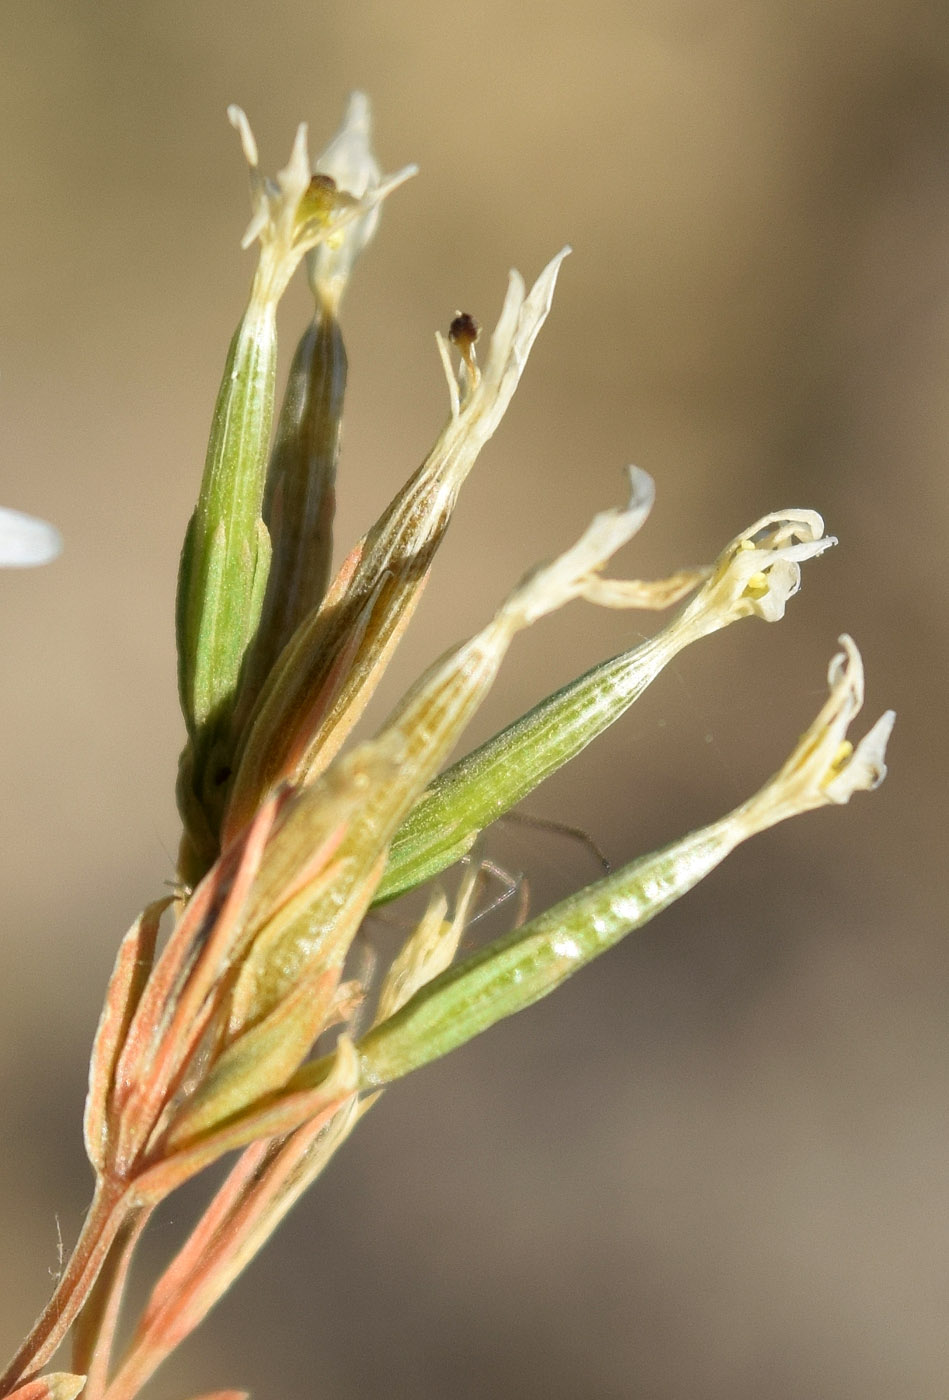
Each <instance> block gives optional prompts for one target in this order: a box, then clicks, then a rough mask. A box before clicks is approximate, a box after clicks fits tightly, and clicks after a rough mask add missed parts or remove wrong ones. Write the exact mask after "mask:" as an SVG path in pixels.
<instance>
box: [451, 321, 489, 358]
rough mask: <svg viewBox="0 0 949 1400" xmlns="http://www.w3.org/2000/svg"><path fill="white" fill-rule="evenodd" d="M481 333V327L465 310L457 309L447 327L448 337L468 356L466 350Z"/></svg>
mask: <svg viewBox="0 0 949 1400" xmlns="http://www.w3.org/2000/svg"><path fill="white" fill-rule="evenodd" d="M480 334H481V327H480V326H479V325H478V323H477V321H476V320H475V318H474V317H473V316H470V315H469V314H468V312H467V311H459V312H458V314H457V315H456V316H455V319H454V320H453V321H452V323H451V325H450V326H449V327H448V339H449V340H450V341H451V343H452V345H457V346H458V349H459V350H460V351H461V353H462V355H464V357H465V359H467V358H468V351H469V350H470V348H471V346H472V345H474V343H475V341H476V340H477V339H478V336H479V335H480Z"/></svg>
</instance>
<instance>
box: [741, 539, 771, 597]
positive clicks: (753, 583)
mask: <svg viewBox="0 0 949 1400" xmlns="http://www.w3.org/2000/svg"><path fill="white" fill-rule="evenodd" d="M752 548H754V546H752ZM770 586H771V585H770V584H769V583H768V575H767V574H765V573H762V572H761V571H760V570H759V572H758V573H756V574H752V575H751V577H750V578H749V580H748V582H747V583H746V584H745V589H744V595H745V597H746V598H763V597H764V595H765V594H766V593H767V591H768V589H769V588H770Z"/></svg>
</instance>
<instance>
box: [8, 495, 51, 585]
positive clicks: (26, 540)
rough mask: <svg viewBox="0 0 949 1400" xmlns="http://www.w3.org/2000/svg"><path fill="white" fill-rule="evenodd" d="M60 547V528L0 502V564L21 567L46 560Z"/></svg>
mask: <svg viewBox="0 0 949 1400" xmlns="http://www.w3.org/2000/svg"><path fill="white" fill-rule="evenodd" d="M62 547H63V542H62V540H61V539H60V535H59V531H58V530H56V529H54V527H53V526H52V525H48V524H47V523H46V521H45V520H37V519H36V517H35V516H32V515H24V514H23V512H22V511H19V510H7V509H5V508H4V507H2V506H0V566H3V567H4V568H10V569H22V568H28V567H30V566H31V565H33V564H48V563H49V561H50V560H51V559H55V558H56V556H57V554H58V553H59V552H60V550H61V549H62Z"/></svg>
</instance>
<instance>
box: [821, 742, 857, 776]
mask: <svg viewBox="0 0 949 1400" xmlns="http://www.w3.org/2000/svg"><path fill="white" fill-rule="evenodd" d="M852 756H853V744H851V742H850V740H849V739H842V740H841V742H840V743H839V744H838V746H837V752H836V753H835V754H834V756H833V758H832V759H831V761H830V763H829V764H828V767H827V773H826V775H825V777H824V780H823V781H824V782H825V783H829V782H830V781H831V779H833V778H836V776H837V774H838V773H840V772H841V771H842V770H843V769H844V768H846V766H847V764H848V763H849V762H850V759H851V758H852Z"/></svg>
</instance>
